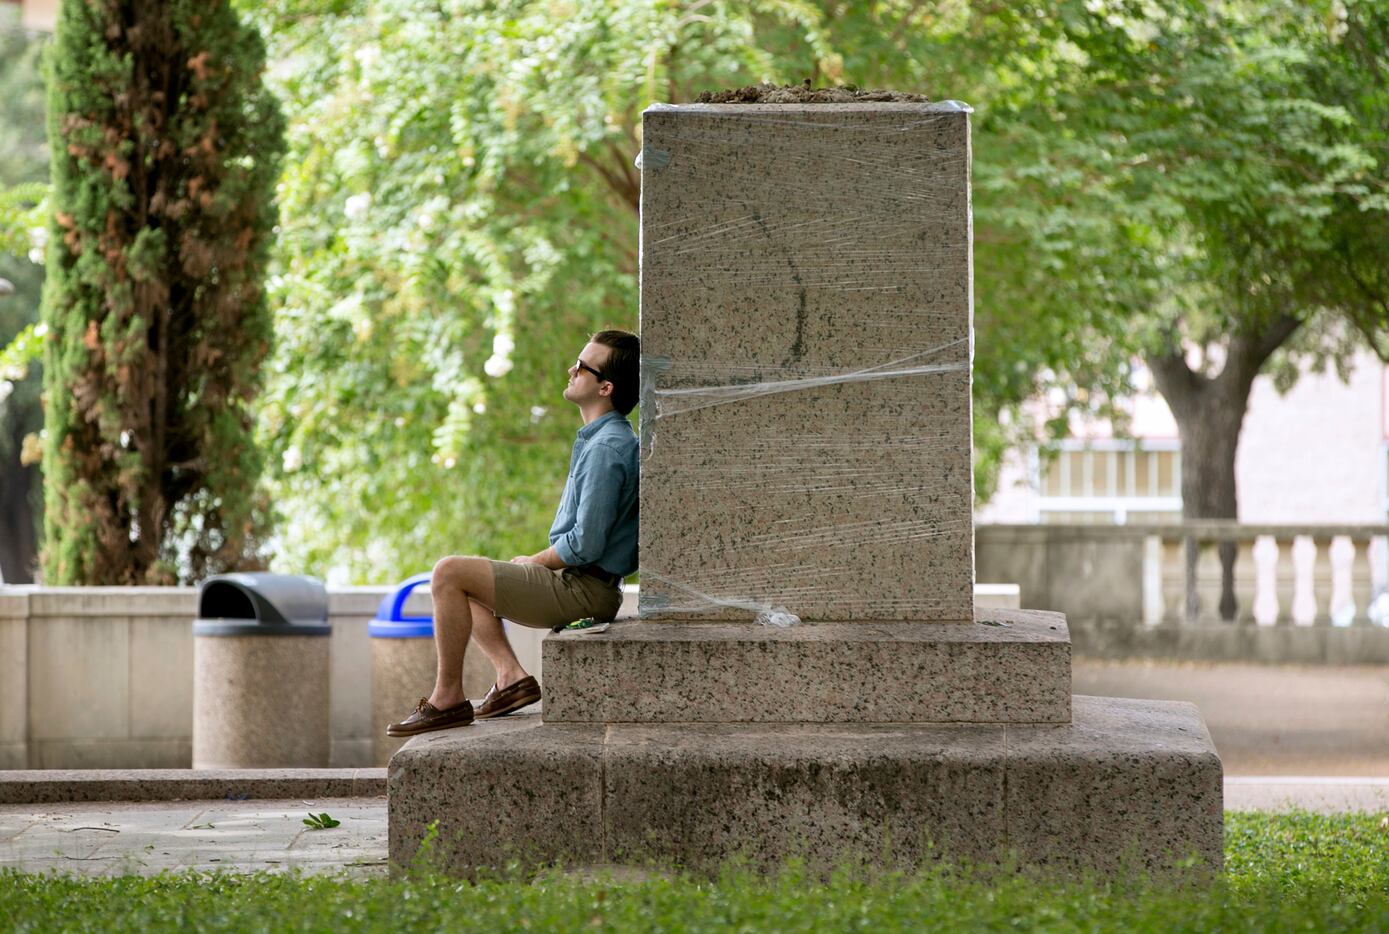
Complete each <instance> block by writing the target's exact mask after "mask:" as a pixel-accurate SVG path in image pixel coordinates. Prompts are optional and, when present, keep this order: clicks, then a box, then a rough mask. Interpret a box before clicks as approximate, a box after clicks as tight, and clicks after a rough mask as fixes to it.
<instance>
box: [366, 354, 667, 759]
mask: <svg viewBox="0 0 1389 934" xmlns="http://www.w3.org/2000/svg"><path fill="white" fill-rule="evenodd" d="M640 358H641V345H640V342H639V341H638V339H637V336H636V335H635V334H630V333H628V332H626V331H599V332H598V333H597V334H595V335H593V337H592V338H591V339H590V340H589V342H588V343H587V344H586V345H584V349H583V350H582V351H580V352H579V359H578V360H576V361H575V362H574V364H573V366H571V367H570V368H569V384H568V385H567V386H566V387H565V389H564V398H566V399H568V400H569V401H570V402H572V403H574V404H575V405H576V406H578V407H579V414H580V415H581V416H583V420H584V425H583V427H582V428H580V429H579V432H578V437H577V439H576V440H575V441H574V449H573V452H572V453H571V454H570V457H569V479H568V480H567V481H566V482H565V484H564V495H563V496H562V497H561V498H560V501H559V508H558V509H557V510H556V511H555V521H554V523H553V524H552V525H551V526H550V547H548V548H546V549H545V550H544V551H540V552H537V553H536V554H533V555H521V556H519V557H515V558H512V559H511V560H510V561H509V562H507V561H493V560H491V559H488V558H470V557H460V556H457V555H454V556H450V557H447V558H442V559H440V560H439V563H438V564H436V565H434V575H433V579H432V580H431V582H430V589H431V590H432V592H433V594H434V647H435V650H436V651H437V653H438V656H439V667H438V671H437V673H436V675H435V679H434V690H433V692H432V693H431V694H430V695H429V697H428V698H421V699H420V702H419V704H418V706H416V708H415V711H414V713H412V714H410V715H409V716H408V717H406V718H405V719H404V720H402V721H400V722H399V723H392V724H391V725H390V726H388V727H387V728H386V733H387V734H388V735H390V736H413V735H415V734H416V733H428V732H430V731H431V730H442V729H446V728H449V727H455V726H464V725H465V724H469V723H472V722H473V719H474V718H477V719H479V720H485V719H487V718H489V717H499V716H502V715H503V714H507V713H510V712H511V711H513V710H517V709H519V708H521V707H524V706H526V705H527V704H532V703H534V702H535V701H538V700H540V685H539V684H537V683H536V680H535V678H533V677H531V676H530V675H528V674H526V671H525V669H523V668H522V667H521V663H520V662H518V661H517V660H516V653H515V652H514V651H512V648H511V643H510V642H509V641H508V640H507V638H506V630H505V629H504V628H503V626H502V618H503V617H505V618H506V619H509V620H512V621H513V622H516V623H520V624H521V625H523V626H534V627H542V628H546V629H549V628H552V627H555V626H562V625H564V624H566V623H569V622H571V621H573V620H576V619H580V618H583V617H593V618H595V619H612V618H613V617H614V616H615V615H616V614H617V610H618V607H619V606H621V604H622V587H621V585H622V579H623V578H624V577H626V576H627V575H628V574H631V573H632V572H633V571H635V570H636V569H637V472H638V462H639V450H638V444H637V437H636V434H635V433H634V432H633V431H632V426H631V425H630V424H629V423H628V421H627V418H626V416H627V415H628V413H630V412H631V411H632V409H633V408H634V407H635V406H636V404H637V394H638V388H639V387H638V381H639V378H640V376H639V362H640ZM469 637H471V638H473V639H475V640H476V641H477V644H478V647H479V648H481V649H482V651H483V654H485V655H486V656H487V658H488V659H489V660H490V661H491V662H492V667H493V668H495V669H496V672H497V680H496V682H495V683H494V684H493V685H492V688H491V690H489V691H488V692H487V696H486V697H484V698H483V699H482V701H481V702H479V704H478V707H477V709H476V711H474V709H473V705H472V703H471V702H469V701H468V699H467V698H465V697H464V696H463V656H464V653H465V652H466V651H467V649H468V639H469Z"/></svg>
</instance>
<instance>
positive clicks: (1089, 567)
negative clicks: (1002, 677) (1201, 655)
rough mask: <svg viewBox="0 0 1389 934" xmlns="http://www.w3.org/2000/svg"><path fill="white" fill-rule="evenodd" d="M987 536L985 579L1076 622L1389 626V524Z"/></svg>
mask: <svg viewBox="0 0 1389 934" xmlns="http://www.w3.org/2000/svg"><path fill="white" fill-rule="evenodd" d="M975 535H976V541H977V544H976V551H977V558H976V563H977V571H976V573H977V576H978V578H979V579H980V580H1000V581H1013V582H1016V583H1017V584H1018V585H1019V586H1020V588H1021V601H1022V605H1023V606H1025V607H1032V608H1037V609H1047V610H1057V611H1060V612H1063V613H1065V614H1066V615H1067V617H1068V618H1069V619H1070V620H1071V621H1072V623H1073V624H1074V623H1075V622H1076V621H1078V620H1092V619H1099V620H1121V621H1124V622H1127V623H1130V624H1134V623H1140V622H1141V623H1144V624H1147V625H1159V624H1170V625H1197V624H1204V623H1214V622H1228V623H1242V624H1246V625H1265V626H1275V625H1285V626H1290V625H1304V626H1324V627H1330V626H1369V625H1375V624H1379V625H1385V624H1387V623H1389V619H1386V618H1385V617H1386V614H1389V598H1386V597H1383V596H1381V595H1383V594H1384V593H1385V591H1386V587H1387V586H1389V574H1387V573H1386V570H1385V564H1386V559H1387V558H1389V525H1246V524H1240V523H1236V522H1220V521H1193V522H1184V523H1180V524H1172V525H1155V526H1142V525H1123V526H1089V525H1069V526H1062V525H981V526H979V527H977V529H976V530H975ZM1377 599H1378V601H1379V602H1378V603H1376V600H1377Z"/></svg>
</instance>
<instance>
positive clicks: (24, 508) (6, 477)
mask: <svg viewBox="0 0 1389 934" xmlns="http://www.w3.org/2000/svg"><path fill="white" fill-rule="evenodd" d="M38 472H39V469H38V467H37V466H30V467H25V466H22V465H21V464H20V463H19V439H16V443H15V444H14V461H13V463H8V464H4V465H3V466H0V582H3V583H6V584H32V583H33V582H34V567H35V564H36V562H37V558H38V536H37V534H36V532H37V530H36V528H35V519H36V517H35V515H34V500H33V493H34V488H35V484H36V481H37V480H38Z"/></svg>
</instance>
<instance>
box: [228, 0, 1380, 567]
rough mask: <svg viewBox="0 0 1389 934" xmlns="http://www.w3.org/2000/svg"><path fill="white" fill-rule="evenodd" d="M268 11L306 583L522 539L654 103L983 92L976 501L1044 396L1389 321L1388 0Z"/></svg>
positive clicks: (1090, 409) (1067, 408)
mask: <svg viewBox="0 0 1389 934" xmlns="http://www.w3.org/2000/svg"><path fill="white" fill-rule="evenodd" d="M247 8H248V12H250V11H251V10H252V5H250V4H247ZM1341 13H1344V16H1343V17H1341V18H1337V17H1338V16H1340V14H1341ZM253 15H256V16H258V17H259V19H260V22H261V23H262V25H263V27H264V29H265V30H266V31H267V34H268V35H270V37H271V43H272V51H273V56H274V58H275V59H276V60H277V61H278V62H279V63H280V64H279V65H278V66H277V67H276V69H275V75H276V80H277V84H278V87H279V89H280V90H281V92H282V94H283V95H284V97H285V99H286V100H287V102H288V104H289V108H290V111H291V113H293V114H294V115H295V117H294V121H293V125H292V127H291V132H290V145H291V150H292V158H291V159H290V160H289V169H288V171H287V172H286V174H285V176H284V179H283V198H284V201H283V204H284V218H283V223H282V226H281V234H280V240H279V244H278V249H277V254H276V263H275V277H274V280H273V287H272V291H273V295H274V301H275V303H276V306H277V309H278V316H277V325H276V326H277V329H278V331H277V333H278V350H277V353H276V355H275V357H274V359H273V361H272V363H271V371H272V372H271V378H270V383H269V388H268V391H267V394H266V397H265V401H266V405H265V407H264V411H263V417H262V421H261V439H262V441H263V443H264V444H265V445H266V446H267V450H268V451H269V453H270V455H271V464H272V490H273V495H274V499H275V501H276V502H277V503H278V504H279V507H280V509H281V512H282V523H281V527H280V531H281V541H280V546H281V551H280V555H281V557H280V560H281V561H282V562H283V563H284V564H285V565H287V566H291V567H294V568H295V569H296V570H310V571H317V572H320V573H321V572H323V571H324V570H326V569H327V568H330V567H342V568H347V569H348V570H349V572H350V576H352V577H353V578H355V579H358V580H368V579H370V580H379V579H380V578H382V577H383V576H384V577H401V576H404V575H406V574H408V573H411V572H414V571H417V570H419V569H420V568H422V567H427V566H429V564H430V563H431V562H432V561H433V559H434V558H435V557H437V556H438V555H439V554H443V553H446V552H449V551H468V552H480V553H485V554H492V555H503V556H504V555H508V554H513V553H517V552H528V551H533V550H534V549H535V548H536V547H537V545H538V542H539V541H540V538H541V536H542V535H543V534H544V530H545V528H546V525H547V523H548V521H549V518H550V515H551V510H552V509H553V507H554V502H555V500H556V498H557V496H558V493H559V490H560V486H561V484H562V482H563V476H562V464H563V463H564V455H565V449H566V447H567V445H568V443H569V441H570V439H571V438H572V434H571V432H572V430H573V429H574V427H575V426H576V418H575V416H574V413H573V412H572V411H570V410H569V409H568V408H567V407H566V406H565V405H563V404H562V403H561V402H560V401H559V391H560V388H561V386H562V382H563V377H562V372H561V371H562V367H563V365H564V364H565V363H566V362H567V361H568V359H569V358H570V357H572V355H573V353H574V352H575V350H576V349H577V347H578V346H579V345H580V344H581V343H582V341H583V339H584V336H585V332H587V331H589V330H592V329H594V328H596V327H599V326H603V325H607V324H612V325H616V326H624V327H632V326H634V324H635V321H636V271H637V270H636V256H635V244H636V214H635V209H636V205H637V200H638V193H639V179H638V177H637V175H636V173H635V171H634V170H633V168H632V165H631V160H632V157H633V156H634V155H635V153H636V152H637V150H638V149H639V145H640V135H639V134H640V113H641V110H642V109H643V108H644V107H645V106H647V105H648V104H649V103H652V102H658V101H676V102H678V101H687V100H690V99H692V98H693V96H694V95H695V94H697V93H698V92H699V91H701V90H705V89H711V88H721V87H729V86H735V85H738V84H743V83H749V82H754V81H763V80H766V81H774V82H793V81H799V80H800V79H801V78H803V77H807V76H809V77H812V78H814V79H817V80H825V81H829V82H846V83H854V84H857V85H860V86H877V87H895V88H900V89H905V90H919V91H924V92H926V93H929V94H931V95H932V96H934V97H937V98H946V97H949V98H958V99H964V100H968V101H970V102H971V103H972V104H973V105H974V106H975V108H976V114H975V137H974V149H973V155H974V173H975V175H974V178H975V186H974V193H975V202H974V210H975V214H974V216H975V249H976V254H975V269H976V280H975V281H976V326H977V341H976V347H977V356H976V361H975V413H976V426H975V429H976V430H975V435H976V441H977V444H976V455H977V466H978V487H979V489H980V490H981V492H983V493H985V494H987V492H988V491H989V490H991V488H992V477H993V472H994V470H995V468H996V466H997V463H998V460H999V458H1000V457H1001V456H1002V454H1003V452H1004V451H1006V450H1007V448H1008V447H1009V445H1011V444H1016V443H1019V442H1025V441H1030V440H1031V439H1032V438H1033V437H1035V435H1036V433H1037V431H1038V430H1039V426H1037V425H1035V424H1034V423H1032V422H1031V421H1027V420H1024V419H1023V418H1021V417H1018V416H1019V415H1020V412H1021V410H1020V405H1021V403H1022V402H1024V401H1025V400H1028V399H1031V398H1036V397H1037V396H1038V395H1040V394H1042V393H1043V392H1044V391H1048V390H1049V391H1050V392H1051V394H1052V395H1054V396H1057V395H1059V398H1057V399H1055V400H1054V411H1053V413H1052V414H1053V416H1054V417H1052V418H1051V419H1050V420H1049V421H1048V422H1047V423H1046V424H1045V425H1044V426H1041V430H1043V432H1044V433H1051V434H1059V433H1064V432H1065V431H1066V430H1067V426H1068V420H1067V418H1066V415H1067V413H1069V412H1084V413H1089V414H1092V415H1100V416H1110V417H1113V418H1115V419H1117V420H1118V423H1119V427H1120V429H1122V428H1123V421H1122V417H1123V412H1122V411H1120V410H1119V409H1118V408H1117V407H1116V404H1115V403H1116V400H1118V399H1121V398H1123V397H1124V396H1126V395H1128V394H1129V393H1130V391H1131V389H1132V386H1131V379H1130V377H1131V374H1132V371H1133V365H1132V361H1133V360H1134V359H1135V358H1136V356H1138V355H1141V354H1144V353H1148V354H1153V353H1161V352H1164V351H1166V350H1168V349H1170V348H1171V347H1173V346H1179V347H1180V346H1185V345H1191V344H1199V345H1203V346H1205V345H1213V344H1220V343H1222V342H1226V341H1228V338H1229V336H1230V335H1231V334H1234V333H1241V332H1245V331H1257V330H1258V329H1259V328H1260V327H1262V326H1263V325H1264V324H1265V323H1266V322H1268V321H1270V320H1274V319H1276V318H1277V317H1278V316H1280V315H1289V314H1291V315H1295V316H1297V318H1298V320H1299V321H1301V322H1306V323H1307V325H1308V326H1307V327H1306V329H1305V330H1304V331H1303V332H1302V333H1301V334H1299V335H1298V340H1297V341H1296V342H1295V343H1293V344H1290V345H1289V354H1290V356H1288V358H1287V359H1288V360H1290V361H1292V362H1296V360H1297V359H1298V356H1297V355H1299V354H1301V355H1303V356H1305V355H1307V354H1311V355H1312V356H1314V357H1316V358H1318V359H1332V360H1337V359H1339V360H1343V359H1345V357H1346V355H1347V353H1348V352H1349V350H1350V349H1351V348H1352V347H1353V346H1354V341H1352V340H1350V339H1349V337H1348V327H1350V328H1356V329H1358V330H1359V332H1360V333H1361V335H1362V336H1361V338H1360V340H1362V341H1363V340H1367V339H1374V338H1375V337H1376V335H1378V334H1379V333H1380V331H1381V330H1382V327H1383V324H1384V322H1385V314H1384V285H1385V283H1384V279H1383V275H1384V272H1383V270H1385V269H1386V268H1389V256H1386V255H1385V254H1386V252H1389V237H1387V236H1385V235H1384V234H1385V228H1384V224H1385V218H1386V216H1387V215H1386V211H1385V202H1384V199H1385V193H1386V187H1385V179H1386V172H1385V169H1384V166H1383V165H1382V161H1383V152H1384V132H1385V131H1384V127H1385V126H1389V119H1386V117H1387V116H1389V115H1386V95H1385V91H1384V76H1385V67H1384V63H1383V59H1382V49H1383V48H1385V47H1386V44H1387V43H1389V40H1386V34H1385V29H1386V26H1385V23H1386V22H1387V21H1389V5H1386V3H1385V0H1361V2H1353V3H1347V4H1345V5H1344V6H1342V5H1339V4H1329V5H1328V4H1302V3H1293V2H1290V0H1288V2H1285V0H1267V2H1262V3H1235V4H1221V5H1208V4H1205V3H1200V2H1197V0H1105V2H1094V0H1068V2H1063V3H1060V4H1051V3H1047V4H1043V3H1019V4H1007V5H1004V6H1002V7H991V8H989V9H988V10H982V9H976V8H975V7H973V6H971V5H969V4H937V5H923V4H917V3H907V2H882V3H874V4H848V5H844V4H834V5H830V4H815V3H770V2H762V3H758V2H744V3H706V4H699V5H697V6H682V5H677V4H647V3H638V2H619V3H609V4H581V3H572V2H561V0H556V2H539V0H531V2H525V0H516V2H512V3H507V4H503V5H501V6H497V5H495V4H482V3H475V2H469V0H453V2H448V3H444V4H437V3H429V2H424V0H382V2H369V0H332V2H326V0H323V2H316V0H281V2H279V3H274V4H270V5H255V6H254V14H253ZM1328 271H1330V272H1329V274H1328ZM1266 280H1267V281H1266ZM1218 356H1219V355H1218V354H1212V355H1210V359H1218ZM1284 371H1285V374H1286V373H1287V372H1295V367H1292V366H1291V365H1290V364H1288V363H1285V364H1284ZM1193 469H1195V468H1193Z"/></svg>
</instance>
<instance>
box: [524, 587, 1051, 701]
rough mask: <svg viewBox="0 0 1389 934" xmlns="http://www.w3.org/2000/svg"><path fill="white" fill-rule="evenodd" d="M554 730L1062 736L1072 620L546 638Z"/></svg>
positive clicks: (697, 628)
mask: <svg viewBox="0 0 1389 934" xmlns="http://www.w3.org/2000/svg"><path fill="white" fill-rule="evenodd" d="M542 653H543V657H544V672H545V678H544V682H545V684H544V689H545V704H544V718H545V721H546V722H547V723H1066V722H1068V721H1069V720H1070V717H1071V642H1070V635H1069V631H1068V630H1067V627H1066V618H1065V616H1064V615H1062V614H1060V613H1048V612H1043V611H1039V610H1005V609H996V608H980V609H978V610H976V613H975V619H974V621H972V622H959V623H949V622H909V623H903V622H872V623H869V622H853V623H843V622H819V623H816V622H811V623H802V624H801V625H797V626H791V627H787V628H784V629H778V628H775V627H771V626H761V625H758V624H756V623H723V622H670V621H662V622H649V621H639V620H629V621H623V620H619V621H618V622H616V623H614V624H613V625H612V626H611V627H610V628H609V629H608V630H607V631H606V632H603V633H596V634H595V633H587V632H583V631H577V632H563V633H558V634H555V635H552V636H549V637H547V638H546V639H545V642H544V645H543V646H542Z"/></svg>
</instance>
